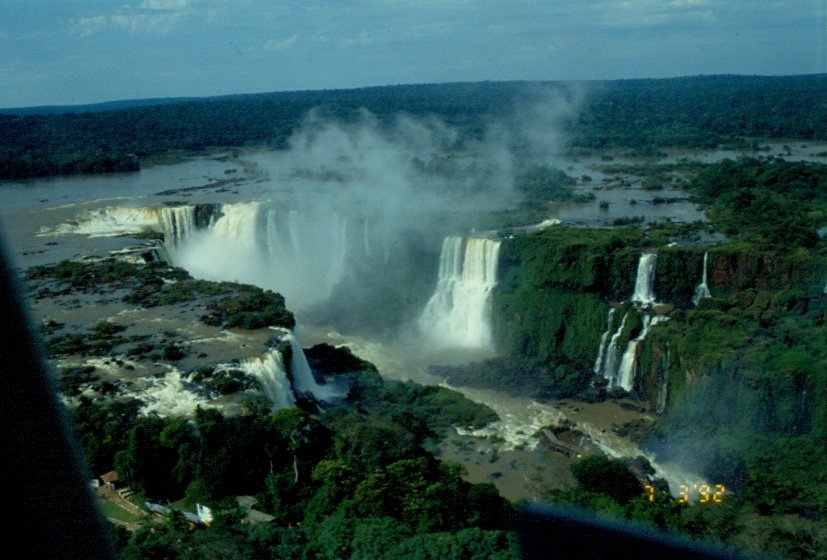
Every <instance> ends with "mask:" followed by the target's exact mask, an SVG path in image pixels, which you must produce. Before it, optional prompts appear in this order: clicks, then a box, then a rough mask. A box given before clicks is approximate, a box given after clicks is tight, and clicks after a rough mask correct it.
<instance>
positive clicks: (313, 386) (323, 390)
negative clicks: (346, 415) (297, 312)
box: [280, 329, 343, 401]
mask: <svg viewBox="0 0 827 560" xmlns="http://www.w3.org/2000/svg"><path fill="white" fill-rule="evenodd" d="M280 330H282V332H284V337H283V340H285V341H287V342H288V343H289V344H290V351H291V359H290V373H291V374H292V375H293V388H294V389H295V390H296V392H298V393H306V394H311V395H313V397H314V398H315V399H316V400H319V401H331V400H333V399H336V398H340V397H342V396H343V395H341V394H340V393H339V392H338V391H337V390H336V389H335V388H334V387H332V386H330V385H320V384H319V383H317V382H316V378H315V377H313V371H312V370H311V369H310V364H308V363H307V357H306V356H305V355H304V349H303V348H302V345H301V344H300V343H299V341H298V339H297V338H296V335H294V334H293V333H292V332H291V331H288V330H283V329H280Z"/></svg>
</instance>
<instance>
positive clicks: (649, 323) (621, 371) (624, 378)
mask: <svg viewBox="0 0 827 560" xmlns="http://www.w3.org/2000/svg"><path fill="white" fill-rule="evenodd" d="M666 319H667V318H666V317H664V316H662V315H655V316H654V317H650V316H649V315H644V316H643V329H642V330H641V331H640V334H639V335H637V337H636V338H635V339H633V340H630V341H629V344H627V345H626V350H625V351H624V352H623V358H622V359H621V361H620V367H619V368H618V371H617V384H618V385H619V386H620V387H623V389H625V390H626V391H631V390H632V389H633V388H634V385H635V374H636V373H637V349H638V346H639V345H640V343H641V342H643V340H644V339H645V338H646V335H648V334H649V331H650V330H652V327H654V326H655V325H657V324H658V323H661V322H663V321H665V320H666Z"/></svg>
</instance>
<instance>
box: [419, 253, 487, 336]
mask: <svg viewBox="0 0 827 560" xmlns="http://www.w3.org/2000/svg"><path fill="white" fill-rule="evenodd" d="M499 251H500V242H499V241H496V240H493V239H482V238H469V239H467V240H463V238H461V237H447V238H445V239H444V240H443V242H442V253H441V255H440V262H439V278H438V280H437V286H436V289H435V290H434V293H433V295H432V296H431V299H430V300H429V301H428V303H427V305H426V306H425V310H424V311H423V312H422V315H421V316H420V318H419V328H420V330H421V332H422V333H423V334H424V335H425V336H426V337H427V339H428V340H429V341H430V343H431V344H432V345H433V346H436V347H439V348H481V349H485V348H490V346H491V292H492V290H493V289H494V286H495V285H496V282H497V260H498V257H499Z"/></svg>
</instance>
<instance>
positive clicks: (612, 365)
mask: <svg viewBox="0 0 827 560" xmlns="http://www.w3.org/2000/svg"><path fill="white" fill-rule="evenodd" d="M628 318H629V312H628V311H627V312H626V313H624V315H623V319H621V321H620V326H618V327H617V331H615V333H614V334H613V335H612V338H611V340H610V341H609V346H608V348H606V360H605V363H604V364H603V377H605V378H606V379H607V380H608V381H609V387H613V386H614V385H615V380H616V379H617V341H618V339H620V335H621V334H622V333H623V329H624V328H625V327H626V319H628Z"/></svg>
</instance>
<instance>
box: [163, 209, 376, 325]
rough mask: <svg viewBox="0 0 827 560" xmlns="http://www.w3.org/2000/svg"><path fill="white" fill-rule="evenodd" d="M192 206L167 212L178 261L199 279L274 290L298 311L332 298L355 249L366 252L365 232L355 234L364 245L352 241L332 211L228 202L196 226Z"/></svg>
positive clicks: (171, 251) (168, 235) (168, 236)
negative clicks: (251, 285) (208, 222)
mask: <svg viewBox="0 0 827 560" xmlns="http://www.w3.org/2000/svg"><path fill="white" fill-rule="evenodd" d="M192 208H193V207H191V206H188V207H187V206H183V207H176V208H171V209H166V210H165V211H164V212H163V214H162V220H161V226H162V227H163V230H164V233H165V237H166V239H167V243H166V246H167V250H168V252H169V254H170V257H171V259H172V261H173V263H174V264H175V265H176V266H181V267H183V268H186V269H187V270H188V271H189V272H190V273H191V274H192V275H193V276H195V277H198V278H204V279H207V280H229V281H236V282H243V283H248V284H255V285H257V286H261V287H263V288H268V289H271V290H274V291H277V292H279V293H281V294H283V295H284V296H285V298H286V299H287V302H288V305H290V307H291V308H293V309H305V308H307V307H308V306H309V305H313V304H317V303H321V302H323V301H325V300H326V299H327V298H329V297H330V295H331V293H332V291H333V288H334V286H335V285H336V284H337V283H338V282H339V281H340V280H341V279H342V278H343V276H344V275H345V273H346V262H347V259H348V258H349V257H350V256H351V253H352V252H353V250H354V247H356V248H357V250H358V251H360V252H361V251H363V247H364V244H365V242H364V236H365V233H364V231H359V232H358V237H359V243H351V240H350V239H349V232H348V225H349V223H348V219H347V218H346V217H345V216H343V215H341V214H339V213H337V212H335V211H327V210H314V209H301V210H299V209H295V208H282V207H279V206H277V205H275V204H273V203H262V202H242V203H235V204H224V205H223V206H222V207H221V215H220V216H218V217H217V218H216V219H214V220H213V221H212V222H211V223H210V224H208V225H206V226H205V227H199V228H196V227H195V222H194V217H193V216H192V212H193V211H192ZM354 229H355V228H354ZM354 233H356V232H354Z"/></svg>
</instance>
